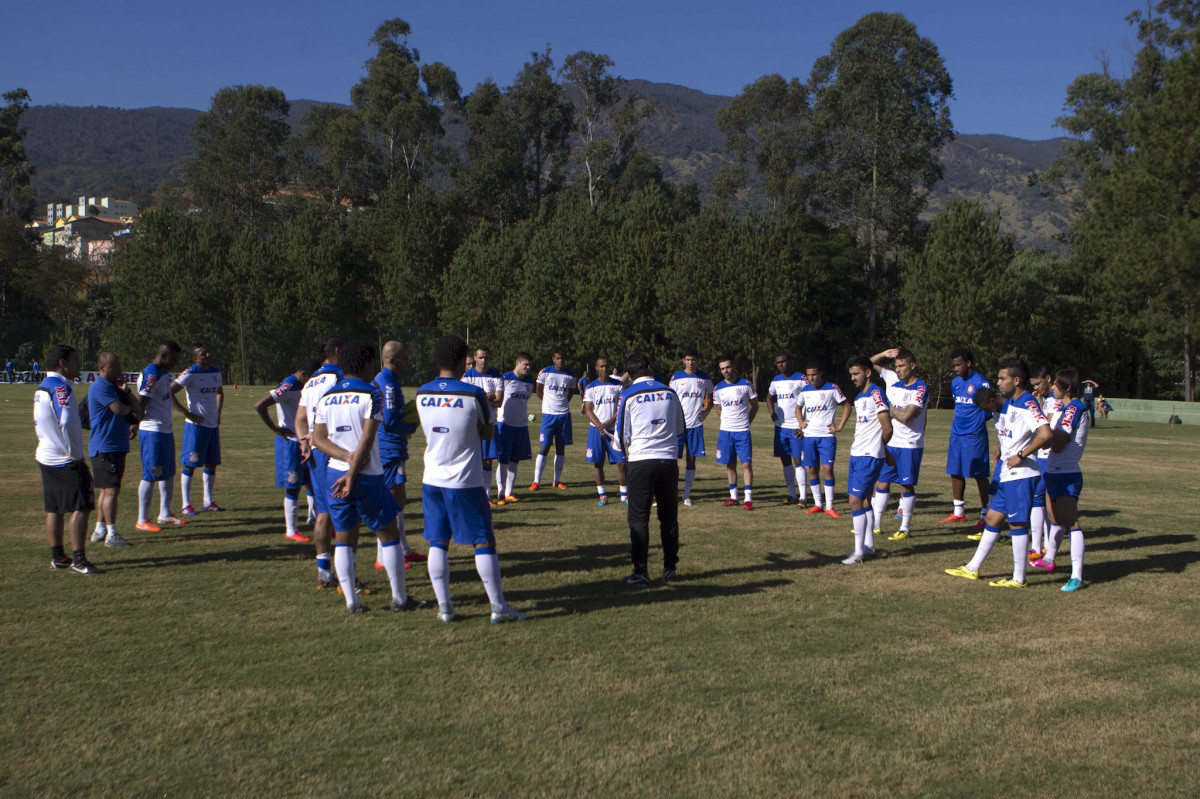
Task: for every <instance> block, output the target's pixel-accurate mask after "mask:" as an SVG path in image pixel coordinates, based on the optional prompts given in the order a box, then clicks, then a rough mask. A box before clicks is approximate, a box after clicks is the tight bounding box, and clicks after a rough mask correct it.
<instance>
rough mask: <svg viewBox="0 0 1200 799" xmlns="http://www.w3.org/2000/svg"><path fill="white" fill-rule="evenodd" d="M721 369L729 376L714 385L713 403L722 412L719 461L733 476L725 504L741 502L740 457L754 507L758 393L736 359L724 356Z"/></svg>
mask: <svg viewBox="0 0 1200 799" xmlns="http://www.w3.org/2000/svg"><path fill="white" fill-rule="evenodd" d="M717 368H718V369H720V370H721V376H722V377H723V378H725V379H724V380H722V381H721V382H720V383H717V384H716V385H715V386H713V405H714V406H715V407H716V408H717V412H718V413H720V414H721V427H720V429H719V430H718V431H717V463H721V464H724V465H725V474H726V476H727V477H728V478H729V499H727V500H725V502H723V503H722V504H723V505H724V506H725V507H727V508H729V507H732V506H734V505H736V504H737V463H738V461H739V460H740V461H741V462H742V477H743V486H744V488H745V497H746V499H745V503H744V507H745V508H746V510H753V509H754V501H753V492H754V465H753V463H752V461H753V458H754V445H753V441H752V440H751V437H750V425H751V424H753V423H754V417H755V416H757V415H758V394H757V393H756V392H755V391H754V386H752V385H750V382H749V381H748V380H746V379H745V378H744V377H743V378H739V377H738V371H737V364H735V363H734V362H733V358H722V359H721V360H720V361H718V362H717Z"/></svg>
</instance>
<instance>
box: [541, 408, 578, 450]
mask: <svg viewBox="0 0 1200 799" xmlns="http://www.w3.org/2000/svg"><path fill="white" fill-rule="evenodd" d="M555 439H557V440H558V441H559V443H561V444H564V445H568V446H569V445H571V444H574V443H575V442H574V441H573V440H572V439H571V414H569V413H559V414H554V415H547V414H544V413H543V414H542V432H541V433H539V434H538V446H540V447H548V446H550V445H551V444H552V443H553V442H554V440H555Z"/></svg>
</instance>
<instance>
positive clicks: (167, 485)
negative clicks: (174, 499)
mask: <svg viewBox="0 0 1200 799" xmlns="http://www.w3.org/2000/svg"><path fill="white" fill-rule="evenodd" d="M174 493H175V483H173V482H171V481H170V480H161V481H159V483H158V518H160V519H166V518H168V517H169V516H170V515H171V496H172V495H173V494H174Z"/></svg>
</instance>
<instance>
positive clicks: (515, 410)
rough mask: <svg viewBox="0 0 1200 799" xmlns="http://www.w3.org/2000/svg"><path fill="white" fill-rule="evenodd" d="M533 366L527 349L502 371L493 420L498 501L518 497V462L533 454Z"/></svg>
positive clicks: (506, 503)
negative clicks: (497, 408)
mask: <svg viewBox="0 0 1200 799" xmlns="http://www.w3.org/2000/svg"><path fill="white" fill-rule="evenodd" d="M532 366H533V357H532V356H531V355H530V354H529V353H528V352H518V353H517V358H516V360H515V361H514V362H513V368H512V371H511V372H506V373H505V375H504V401H503V402H501V403H500V411H499V413H498V414H497V420H498V421H497V422H496V461H497V462H498V463H499V464H500V468H499V473H498V475H497V478H496V481H497V493H498V496H497V497H496V504H497V505H511V504H513V503H514V502H517V501H518V499H517V495H516V494H514V493H513V491H514V487H515V486H516V482H517V466H518V465H519V464H520V463H521V461H527V460H529V458H530V457H531V456H532V454H533V452H532V450H531V449H530V447H529V398H530V397H532V396H533V393H534V386H535V384H534V382H533V378H532V377H530V376H529V370H530V368H531V367H532ZM500 481H503V485H500Z"/></svg>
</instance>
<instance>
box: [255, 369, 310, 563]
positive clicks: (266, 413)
mask: <svg viewBox="0 0 1200 799" xmlns="http://www.w3.org/2000/svg"><path fill="white" fill-rule="evenodd" d="M320 366H321V361H320V359H318V358H308V359H306V360H305V361H304V362H303V363H301V364H300V366H299V367H297V369H296V371H295V372H293V373H292V374H290V375H288V376H287V377H285V378H284V379H283V381H282V382H281V383H280V384H279V385H278V386H276V387H275V388H273V389H271V390H270V391H268V392H267V393H266V394H263V395H262V396H261V397H259V399H258V402H256V403H254V410H255V411H256V412H257V413H258V416H259V418H260V419H262V420H263V424H265V425H266V426H267V429H269V430H270V431H271V432H272V433H274V434H275V487H276V488H282V489H283V526H284V533H283V534H284V536H285V537H286V538H288V539H290V540H292V541H299V542H301V543H304V544H307V543H309V542H311V541H312V539H311V538H309V537H308V536H306V535H304V534H303V533H301V532H300V527H299V524H298V516H299V515H300V489H302V488H303V487H304V484H305V483H306V482H307V480H305V474H304V464H303V463H302V462H301V455H300V442H299V440H298V439H297V438H296V409H297V408H298V407H300V392H301V390H302V389H303V388H304V384H305V383H307V382H308V378H309V377H310V376H311V375H312V373H313V372H315V371H316V370H317V369H319V368H320ZM272 405H274V406H275V421H271V415H270V408H271V406H272Z"/></svg>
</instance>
